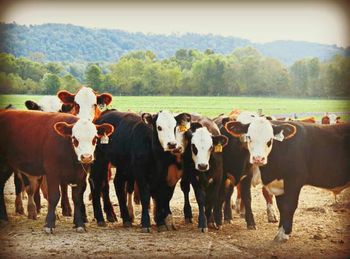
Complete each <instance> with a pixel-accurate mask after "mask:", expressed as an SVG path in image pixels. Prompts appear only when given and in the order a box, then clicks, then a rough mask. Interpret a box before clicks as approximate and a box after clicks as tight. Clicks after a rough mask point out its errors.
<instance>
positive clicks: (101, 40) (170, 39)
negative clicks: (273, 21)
mask: <svg viewBox="0 0 350 259" xmlns="http://www.w3.org/2000/svg"><path fill="white" fill-rule="evenodd" d="M248 45H250V46H253V47H255V48H257V49H258V50H259V51H260V52H261V53H262V54H263V55H266V56H269V57H273V58H277V59H278V60H280V61H281V62H282V63H284V64H286V65H290V64H292V63H293V62H295V61H296V60H298V59H302V58H304V57H318V58H319V59H320V60H321V61H323V60H326V59H329V58H330V57H332V56H333V55H335V54H340V55H345V50H344V49H343V48H339V47H337V46H336V45H325V44H319V43H310V42H303V41H274V42H270V43H265V44H257V43H253V42H251V41H249V40H246V39H242V38H237V37H223V36H218V35H213V34H207V35H202V34H196V33H187V34H184V35H155V34H144V33H130V32H126V31H122V30H110V29H90V28H85V27H81V26H75V25H71V24H43V25H30V26H25V25H18V24H15V23H11V24H4V23H1V24H0V52H6V53H11V54H14V55H15V56H17V57H19V56H25V57H27V56H29V55H30V54H31V53H34V52H41V53H43V54H44V56H45V60H47V61H68V62H77V61H82V62H97V61H106V62H115V61H117V60H118V59H119V58H120V57H121V56H122V55H123V54H125V53H127V52H129V51H132V50H145V49H147V50H151V51H153V52H154V53H155V54H156V55H157V57H158V58H161V59H162V58H168V57H171V56H173V55H174V54H175V52H176V51H177V50H178V49H181V48H184V49H191V48H192V49H198V50H201V51H204V50H206V49H212V50H214V51H215V52H217V53H222V54H228V53H231V52H232V51H233V50H234V49H235V48H237V47H245V46H248Z"/></svg>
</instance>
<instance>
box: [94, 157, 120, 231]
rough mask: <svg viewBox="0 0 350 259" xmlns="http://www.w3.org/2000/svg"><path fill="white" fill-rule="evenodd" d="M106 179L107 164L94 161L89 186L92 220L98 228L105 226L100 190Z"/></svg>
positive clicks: (97, 160)
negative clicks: (92, 211) (94, 220)
mask: <svg viewBox="0 0 350 259" xmlns="http://www.w3.org/2000/svg"><path fill="white" fill-rule="evenodd" d="M107 177H108V162H106V161H104V162H101V161H100V160H99V159H96V161H95V162H94V163H93V164H92V165H91V172H90V177H89V184H90V190H91V195H92V205H93V209H94V218H95V219H96V221H97V225H98V226H106V222H105V219H104V216H103V213H102V208H101V190H102V182H103V179H106V178H107ZM114 179H116V177H115V178H114Z"/></svg>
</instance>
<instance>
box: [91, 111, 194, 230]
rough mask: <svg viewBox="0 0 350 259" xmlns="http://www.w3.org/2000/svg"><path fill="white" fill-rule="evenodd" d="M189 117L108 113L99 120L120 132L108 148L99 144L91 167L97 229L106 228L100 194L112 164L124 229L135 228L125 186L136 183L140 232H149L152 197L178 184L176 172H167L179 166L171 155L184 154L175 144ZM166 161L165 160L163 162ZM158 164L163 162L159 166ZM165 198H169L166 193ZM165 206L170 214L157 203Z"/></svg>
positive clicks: (162, 113) (178, 145)
mask: <svg viewBox="0 0 350 259" xmlns="http://www.w3.org/2000/svg"><path fill="white" fill-rule="evenodd" d="M188 116H189V115H187V114H179V115H177V116H176V117H174V115H173V114H172V113H170V112H168V111H160V112H159V113H157V114H154V115H151V114H149V113H143V114H142V115H141V116H140V115H138V114H135V113H124V112H118V111H108V112H105V113H103V114H102V116H101V117H100V118H99V119H97V120H96V123H97V124H100V123H106V122H108V123H111V124H112V125H118V131H117V132H115V133H114V134H112V135H111V137H110V140H109V142H108V144H102V143H99V144H98V146H97V149H96V161H95V163H94V164H93V165H92V170H91V175H90V181H91V182H92V183H93V185H94V188H93V190H92V193H93V195H92V196H93V204H94V216H95V218H96V220H97V223H98V225H101V226H103V225H105V223H104V218H103V215H102V211H101V206H100V198H99V194H98V193H99V190H100V188H101V184H103V183H106V182H107V169H108V163H111V164H112V165H113V166H116V167H117V174H116V177H115V178H114V185H115V189H116V194H117V197H118V201H119V206H120V212H121V217H122V220H123V226H125V227H129V226H131V225H132V224H131V215H130V214H129V211H128V209H127V206H126V191H125V186H126V184H127V183H133V182H136V184H137V186H138V189H139V193H140V199H141V205H142V217H141V227H142V228H141V231H142V232H150V217H149V213H148V207H149V202H150V197H151V195H152V196H153V197H155V198H156V199H157V197H158V195H159V194H158V193H159V190H160V189H162V188H163V187H162V186H161V185H162V184H164V185H166V186H167V184H174V183H173V181H176V178H177V177H178V175H177V172H176V170H174V168H171V169H169V175H168V168H170V166H171V165H172V164H176V157H175V155H172V154H171V152H181V151H182V149H183V148H182V146H181V145H180V144H178V142H177V141H176V137H175V131H176V130H177V129H176V127H177V126H178V125H180V124H183V123H184V121H189V120H190V117H189V118H188ZM158 154H160V156H162V157H160V156H159V155H158ZM163 158H165V160H162V159H163ZM157 160H160V161H158V162H157ZM159 163H165V164H166V165H165V166H164V168H163V167H162V168H161V169H165V170H166V171H161V172H160V166H159ZM175 169H176V168H175ZM175 184H176V182H175ZM171 187H172V188H173V186H171ZM162 194H163V195H168V194H167V193H165V192H162ZM171 195H172V193H171ZM170 198H171V197H170ZM170 198H169V201H170ZM158 200H159V198H158ZM162 206H164V207H165V209H167V212H168V211H170V209H169V208H168V207H167V204H166V203H160V202H158V201H157V208H159V210H161V209H163V207H162ZM165 209H163V210H165ZM164 220H165V219H163V222H164ZM164 224H165V223H164Z"/></svg>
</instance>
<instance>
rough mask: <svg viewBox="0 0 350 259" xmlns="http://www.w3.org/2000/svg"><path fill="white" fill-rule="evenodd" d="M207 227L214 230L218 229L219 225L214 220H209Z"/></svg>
mask: <svg viewBox="0 0 350 259" xmlns="http://www.w3.org/2000/svg"><path fill="white" fill-rule="evenodd" d="M208 227H209V228H211V229H216V230H218V229H219V227H218V226H217V225H216V224H215V223H214V222H210V223H209V224H208Z"/></svg>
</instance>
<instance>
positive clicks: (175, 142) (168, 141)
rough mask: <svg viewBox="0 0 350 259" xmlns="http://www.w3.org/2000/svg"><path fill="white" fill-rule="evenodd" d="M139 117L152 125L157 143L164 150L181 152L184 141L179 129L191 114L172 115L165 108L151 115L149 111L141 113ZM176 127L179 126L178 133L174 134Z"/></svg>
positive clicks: (189, 118) (188, 119)
mask: <svg viewBox="0 0 350 259" xmlns="http://www.w3.org/2000/svg"><path fill="white" fill-rule="evenodd" d="M141 117H142V120H143V121H144V122H145V123H146V124H152V125H153V127H154V130H155V131H156V133H157V136H158V140H159V143H160V145H161V146H162V148H163V150H164V151H165V152H166V151H170V152H174V153H181V152H183V151H184V148H183V147H182V145H184V143H185V142H184V140H183V134H182V133H180V131H182V130H180V128H181V126H183V125H186V124H187V123H188V121H190V120H191V115H189V114H187V113H181V114H179V115H177V116H176V117H174V115H173V114H172V113H171V112H169V111H166V110H165V111H160V112H159V113H158V114H156V115H153V116H152V115H151V114H149V113H143V114H142V116H141ZM177 127H180V128H179V130H178V131H179V134H178V135H177V136H175V132H177Z"/></svg>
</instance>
